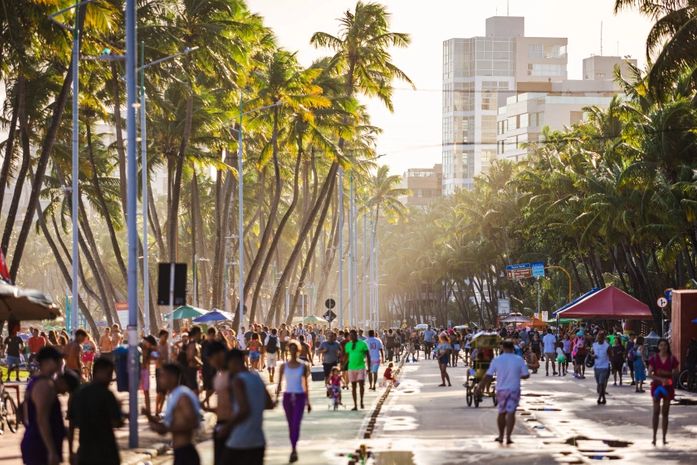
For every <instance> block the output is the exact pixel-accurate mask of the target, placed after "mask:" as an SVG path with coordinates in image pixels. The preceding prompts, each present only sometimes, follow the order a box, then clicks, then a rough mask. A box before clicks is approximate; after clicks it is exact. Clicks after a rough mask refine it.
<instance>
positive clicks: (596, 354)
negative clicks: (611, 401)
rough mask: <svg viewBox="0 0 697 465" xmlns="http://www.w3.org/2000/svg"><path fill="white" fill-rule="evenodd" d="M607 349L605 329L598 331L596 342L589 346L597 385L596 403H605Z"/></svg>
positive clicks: (607, 371) (608, 360)
mask: <svg viewBox="0 0 697 465" xmlns="http://www.w3.org/2000/svg"><path fill="white" fill-rule="evenodd" d="M609 350H610V344H608V343H607V341H606V340H605V331H599V332H598V336H597V339H596V342H594V343H593V347H592V348H591V355H592V356H593V358H594V360H595V363H594V364H593V371H594V373H595V383H596V385H597V388H596V389H597V392H598V405H601V404H602V405H605V404H606V403H607V400H606V399H605V390H606V389H607V381H608V379H609V378H610V357H609V354H608V352H609Z"/></svg>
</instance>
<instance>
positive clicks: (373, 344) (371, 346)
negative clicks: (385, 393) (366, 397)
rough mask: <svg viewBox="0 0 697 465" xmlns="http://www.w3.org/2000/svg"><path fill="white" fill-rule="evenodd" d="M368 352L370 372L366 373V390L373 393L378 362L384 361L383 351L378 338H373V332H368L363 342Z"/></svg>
mask: <svg viewBox="0 0 697 465" xmlns="http://www.w3.org/2000/svg"><path fill="white" fill-rule="evenodd" d="M365 343H366V344H368V350H369V351H370V367H369V368H370V371H369V372H368V385H369V387H368V389H370V390H371V391H374V390H375V389H376V387H375V385H376V384H377V382H378V371H379V370H380V360H385V350H384V347H383V345H382V341H381V340H380V338H378V337H375V331H373V330H372V329H371V330H370V331H368V339H366V340H365Z"/></svg>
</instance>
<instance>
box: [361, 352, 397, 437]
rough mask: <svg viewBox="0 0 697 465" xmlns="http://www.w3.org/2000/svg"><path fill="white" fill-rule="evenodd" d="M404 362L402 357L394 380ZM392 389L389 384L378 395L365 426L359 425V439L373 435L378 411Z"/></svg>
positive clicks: (364, 423)
mask: <svg viewBox="0 0 697 465" xmlns="http://www.w3.org/2000/svg"><path fill="white" fill-rule="evenodd" d="M405 360H406V357H403V358H402V360H401V361H400V362H399V366H398V367H397V369H396V370H395V371H394V376H395V378H396V377H397V376H398V375H399V374H400V372H401V371H402V367H403V366H404V361H405ZM392 387H393V385H392V384H390V385H389V386H387V387H386V388H385V392H383V393H382V394H381V395H380V397H379V398H378V400H377V402H376V403H375V407H374V408H373V411H372V412H371V413H370V415H369V416H368V417H366V419H367V420H368V421H367V424H366V422H365V421H363V424H362V425H361V428H360V430H359V432H358V437H359V439H360V438H362V439H370V438H371V436H372V435H373V431H374V430H375V423H376V422H377V419H378V416H379V415H380V411H381V410H382V405H383V404H384V403H385V401H386V400H387V397H388V396H389V395H390V392H392Z"/></svg>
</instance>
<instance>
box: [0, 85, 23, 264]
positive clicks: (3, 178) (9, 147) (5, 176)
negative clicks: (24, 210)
mask: <svg viewBox="0 0 697 465" xmlns="http://www.w3.org/2000/svg"><path fill="white" fill-rule="evenodd" d="M23 81H24V76H23V75H22V74H20V75H19V78H18V79H17V91H16V95H15V100H14V103H13V105H12V116H11V117H10V124H9V126H8V127H7V139H6V140H5V158H4V159H3V161H2V168H0V210H2V204H3V201H4V199H5V188H6V187H7V184H8V181H9V177H10V168H11V167H12V162H13V160H14V145H15V132H16V128H17V118H18V116H19V102H20V95H19V94H20V91H21V90H22V89H23V87H24V85H23V84H22V85H21V86H20V82H23ZM3 250H4V251H5V252H7V250H6V249H3Z"/></svg>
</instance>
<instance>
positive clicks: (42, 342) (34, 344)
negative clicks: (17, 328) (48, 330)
mask: <svg viewBox="0 0 697 465" xmlns="http://www.w3.org/2000/svg"><path fill="white" fill-rule="evenodd" d="M27 345H28V346H29V352H31V353H32V354H35V353H37V352H38V351H39V350H40V349H41V348H42V347H45V346H46V339H44V338H43V337H41V336H32V337H30V338H29V340H28V341H27Z"/></svg>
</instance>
